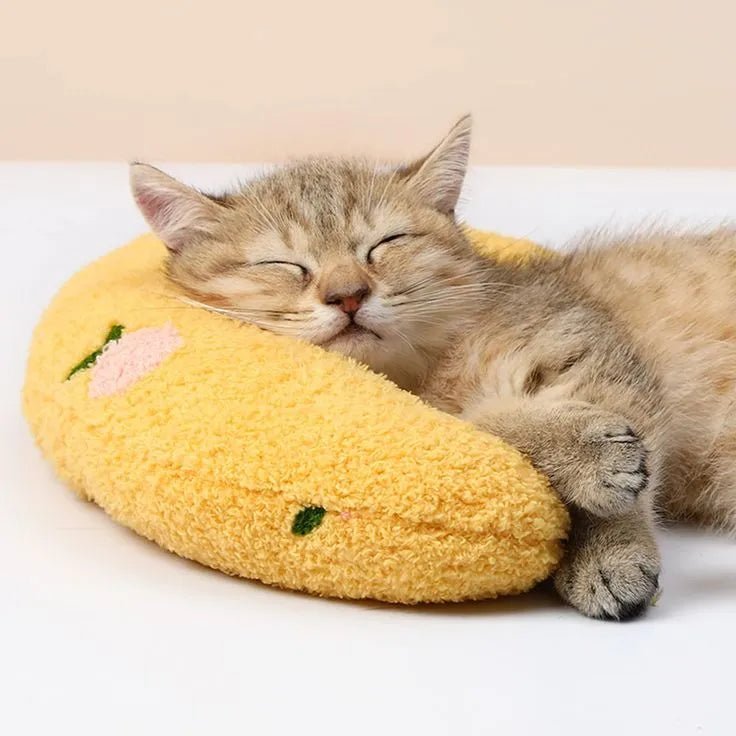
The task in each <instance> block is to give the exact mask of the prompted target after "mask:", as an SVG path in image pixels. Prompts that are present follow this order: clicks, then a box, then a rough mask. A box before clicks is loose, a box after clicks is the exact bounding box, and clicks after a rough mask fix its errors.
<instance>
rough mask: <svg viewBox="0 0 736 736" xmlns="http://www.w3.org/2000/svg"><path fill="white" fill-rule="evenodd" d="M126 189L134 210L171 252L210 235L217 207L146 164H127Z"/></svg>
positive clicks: (198, 193) (215, 220)
mask: <svg viewBox="0 0 736 736" xmlns="http://www.w3.org/2000/svg"><path fill="white" fill-rule="evenodd" d="M130 188H131V190H132V192H133V198H134V199H135V202H136V204H137V205H138V209H139V210H140V211H141V214H142V215H143V217H145V218H146V222H148V224H149V225H150V227H151V229H152V230H153V232H154V233H156V235H158V237H159V238H160V239H161V240H162V241H163V242H164V244H165V245H166V247H167V248H168V249H169V250H170V251H171V252H172V253H179V252H180V251H181V250H182V249H183V248H185V247H186V246H187V245H188V244H189V243H190V242H191V241H192V240H193V239H195V238H197V237H198V236H201V235H203V234H205V235H206V234H208V233H211V232H212V231H213V229H214V227H215V225H216V223H217V220H218V214H221V212H220V209H221V208H220V205H218V204H217V203H216V202H214V201H213V200H212V199H210V198H209V197H207V196H205V195H204V194H201V193H200V192H198V191H197V190H196V189H193V188H192V187H188V186H187V185H186V184H182V183H181V182H179V181H177V180H176V179H174V178H173V177H171V176H169V175H168V174H164V172H163V171H160V170H159V169H157V168H155V167H153V166H149V165H148V164H141V163H134V164H131V165H130Z"/></svg>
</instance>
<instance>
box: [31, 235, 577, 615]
mask: <svg viewBox="0 0 736 736" xmlns="http://www.w3.org/2000/svg"><path fill="white" fill-rule="evenodd" d="M470 235H471V237H472V239H473V241H474V242H475V244H476V245H477V246H478V247H479V248H481V249H482V250H485V251H486V252H487V253H488V254H489V256H490V257H496V258H515V259H519V260H523V258H524V256H525V255H527V254H528V253H529V252H531V249H533V248H534V246H532V245H531V244H528V243H518V242H516V243H515V242H513V241H510V240H507V239H503V238H500V237H498V236H493V235H489V234H483V233H478V232H471V233H470ZM164 258H165V249H164V247H163V245H162V244H161V243H160V242H159V241H157V240H156V239H155V238H154V237H152V236H145V237H142V238H140V239H138V240H136V241H134V242H133V243H131V244H130V245H127V246H125V247H123V248H120V249H119V250H116V251H114V252H112V253H110V254H109V255H107V256H105V257H104V258H102V259H100V260H98V261H97V262H95V263H93V264H91V265H89V266H87V267H86V268H85V269H83V270H82V271H81V272H79V273H78V274H76V275H75V276H74V277H73V278H72V279H70V281H69V282H68V283H67V284H66V285H65V286H64V287H63V288H62V289H61V291H60V292H59V294H58V295H57V296H56V297H55V299H54V300H53V302H52V303H51V305H50V306H49V308H48V309H47V311H46V313H45V314H44V316H43V318H42V319H41V322H40V324H39V325H38V327H37V328H36V331H35V334H34V337H33V343H32V347H31V353H30V358H29V361H28V373H27V379H26V386H25V391H24V407H25V412H26V415H27V417H28V421H29V423H30V425H31V427H32V430H33V433H34V435H35V437H36V439H37V441H38V444H39V445H40V447H41V449H42V451H43V452H44V454H45V455H46V456H47V457H48V459H49V460H50V461H51V462H52V463H53V465H54V467H55V468H56V470H57V472H58V473H59V475H60V476H61V477H62V478H63V479H64V480H65V481H66V482H67V483H68V484H69V485H70V486H71V487H72V488H74V489H75V490H76V491H77V493H79V495H80V496H82V497H83V498H86V499H89V500H92V501H94V502H95V503H97V504H99V505H100V506H102V508H103V509H105V511H107V513H108V514H110V516H112V517H113V518H114V519H116V520H117V521H119V522H120V523H122V524H125V525H126V526H128V527H130V528H131V529H134V530H135V531H136V532H138V533H139V534H142V535H143V536H145V537H148V538H149V539H152V540H153V541H155V542H156V543H157V544H159V545H161V546H162V547H164V548H165V549H168V550H171V551H172V552H175V553H176V554H178V555H181V556H183V557H187V558H189V559H192V560H197V561H198V562H201V563H202V564H204V565H208V566H210V567H213V568H217V569H218V570H222V571H223V572H226V573H229V574H232V575H240V576H243V577H247V578H257V579H259V580H262V581H263V582H266V583H270V584H274V585H279V586H282V587H286V588H295V589H299V590H305V591H309V592H311V593H316V594H320V595H328V596H339V597H346V598H375V599H380V600H386V601H396V602H403V603H416V602H420V601H450V600H462V599H472V598H487V597H493V596H496V595H500V594H508V593H517V592H520V591H523V590H527V589H528V588H530V587H531V586H532V585H534V584H535V583H536V582H538V581H540V580H542V579H543V578H545V577H546V576H547V575H549V573H550V572H551V571H552V570H553V568H554V566H555V565H556V563H557V562H558V560H559V558H560V554H561V541H562V540H563V539H564V536H565V533H566V529H567V523H568V519H567V514H566V512H565V510H564V508H563V507H562V505H561V504H560V502H559V501H558V499H557V497H556V496H555V494H554V493H553V492H552V490H551V489H550V487H549V485H548V483H547V481H546V480H545V479H544V478H543V477H542V476H540V475H539V474H538V473H537V472H536V471H535V470H534V469H533V468H532V466H531V465H530V464H529V462H528V461H527V460H526V459H525V458H523V457H522V456H521V455H520V454H519V453H518V452H517V451H516V450H514V449H512V448H511V447H509V446H507V445H505V444H504V443H503V442H501V441H500V440H499V439H497V438H495V437H492V436H490V435H488V434H484V433H482V432H480V431H478V430H476V429H474V428H473V427H472V426H470V425H468V424H465V423H463V422H461V421H459V420H457V419H454V418H452V417H450V416H447V415H445V414H442V413H440V412H439V411H436V410H434V409H432V408H430V407H428V406H426V405H424V404H422V403H421V402H420V401H419V400H418V399H417V398H416V397H414V396H412V395H410V394H408V393H406V392H403V391H401V390H400V389H398V388H396V387H395V386H394V385H393V384H391V383H389V382H388V381H387V380H385V379H384V378H382V377H380V376H378V375H375V374H372V373H370V372H369V371H368V370H366V369H364V368H363V367H361V366H359V365H357V364H354V363H352V362H350V361H348V360H346V359H345V358H343V357H340V356H337V355H334V354H329V353H327V352H324V351H322V350H321V349H319V348H317V347H314V346H312V345H308V344H305V343H301V342H298V341H295V340H292V339H290V338H284V337H278V336H276V335H273V334H270V333H267V332H264V331H261V330H259V329H257V328H255V327H252V326H249V325H245V324H241V323H239V322H235V321H232V320H231V319H228V318H226V317H221V316H219V315H217V314H213V313H211V312H206V311H203V310H200V309H197V308H193V307H190V306H188V305H186V304H185V303H183V302H182V301H180V300H179V299H178V298H177V295H176V292H175V291H174V289H173V287H171V286H169V284H168V283H167V281H166V279H165V278H164V275H163V270H162V263H163V260H164ZM519 267H523V266H522V265H520V266H519Z"/></svg>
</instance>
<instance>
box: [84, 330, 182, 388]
mask: <svg viewBox="0 0 736 736" xmlns="http://www.w3.org/2000/svg"><path fill="white" fill-rule="evenodd" d="M183 342H184V341H183V340H182V339H181V336H180V335H179V333H178V332H177V331H176V328H175V327H174V325H172V324H171V323H170V322H169V323H167V324H165V325H163V327H144V328H142V329H140V330H136V331H135V332H128V333H124V334H123V336H122V337H121V338H120V339H119V340H117V341H115V342H110V343H108V344H107V346H106V347H105V349H104V350H103V351H102V354H101V355H100V357H99V358H97V361H96V362H95V364H94V366H93V367H92V380H91V381H90V384H89V395H90V397H92V398H98V397H100V396H112V395H114V394H120V393H122V392H123V391H126V390H127V389H129V388H130V387H131V386H132V385H133V384H134V383H136V381H139V380H140V379H141V378H143V376H146V375H148V374H149V373H150V372H151V371H152V370H153V369H154V368H156V366H158V365H160V364H161V363H162V362H163V361H164V360H165V359H166V358H168V357H169V355H171V354H172V353H173V352H174V351H175V350H176V349H177V348H179V347H181V345H182V344H183Z"/></svg>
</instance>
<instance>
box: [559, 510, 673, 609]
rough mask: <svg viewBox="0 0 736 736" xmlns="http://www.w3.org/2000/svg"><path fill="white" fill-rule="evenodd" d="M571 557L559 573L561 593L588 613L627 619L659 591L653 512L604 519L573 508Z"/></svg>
mask: <svg viewBox="0 0 736 736" xmlns="http://www.w3.org/2000/svg"><path fill="white" fill-rule="evenodd" d="M571 516H572V520H573V523H572V528H571V533H570V538H569V540H568V542H567V549H566V551H565V557H564V559H563V560H562V563H561V564H560V567H559V568H558V570H557V572H556V573H555V579H554V582H555V588H556V589H557V592H558V593H559V594H560V596H561V597H562V598H563V600H565V601H566V602H567V603H569V604H570V605H572V606H574V607H575V608H577V609H578V610H579V611H581V612H582V613H584V614H585V615H586V616H591V617H593V618H600V619H607V620H618V621H625V620H627V619H631V618H635V617H637V616H639V615H641V614H642V613H644V611H645V610H646V609H647V608H648V606H649V605H650V604H651V602H652V600H653V599H654V597H655V596H656V594H657V592H658V590H659V571H660V557H659V552H658V550H657V543H656V541H655V538H654V530H653V525H652V523H651V521H650V518H649V515H648V514H647V513H642V512H641V511H640V510H638V509H634V510H633V511H632V512H630V513H629V514H626V515H624V516H619V517H616V518H608V519H600V518H597V517H595V516H591V515H589V514H586V513H585V512H580V511H577V510H576V509H571Z"/></svg>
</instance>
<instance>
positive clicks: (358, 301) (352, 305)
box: [325, 287, 370, 317]
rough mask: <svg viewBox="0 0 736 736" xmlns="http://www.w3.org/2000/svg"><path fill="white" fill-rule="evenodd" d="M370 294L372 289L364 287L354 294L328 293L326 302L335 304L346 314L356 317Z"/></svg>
mask: <svg viewBox="0 0 736 736" xmlns="http://www.w3.org/2000/svg"><path fill="white" fill-rule="evenodd" d="M369 294H370V289H368V288H367V287H363V288H361V289H358V291H355V292H353V293H352V294H328V296H327V298H326V299H325V302H326V303H327V304H333V305H334V306H336V307H338V308H339V309H340V310H341V311H343V312H345V314H347V315H349V316H351V317H354V316H355V315H356V314H357V313H358V310H359V309H360V308H361V306H362V305H363V302H364V300H365V298H366V297H367V296H368V295H369Z"/></svg>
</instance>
